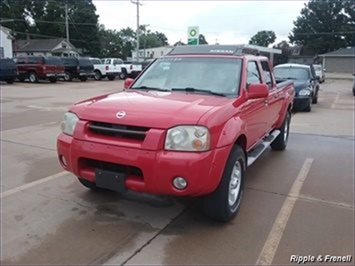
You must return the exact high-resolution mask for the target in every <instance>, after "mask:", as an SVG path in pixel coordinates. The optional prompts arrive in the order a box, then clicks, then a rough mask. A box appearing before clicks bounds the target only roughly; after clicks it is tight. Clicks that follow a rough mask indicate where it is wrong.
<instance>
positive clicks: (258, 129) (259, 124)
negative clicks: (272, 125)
mask: <svg viewBox="0 0 355 266" xmlns="http://www.w3.org/2000/svg"><path fill="white" fill-rule="evenodd" d="M261 83H262V78H261V71H260V69H259V65H258V63H257V62H256V61H249V62H248V63H247V84H246V88H247V90H248V87H249V85H250V84H261ZM266 100H267V99H266V98H265V99H252V100H248V101H247V103H246V104H245V108H244V110H243V112H244V113H245V114H246V121H247V123H246V130H247V132H248V135H249V136H250V138H249V140H250V145H251V146H253V145H254V144H256V143H257V142H258V141H259V140H260V139H261V138H262V137H263V136H264V135H265V131H266V128H267V124H268V115H267V110H266V109H267V105H266ZM248 146H249V145H248Z"/></svg>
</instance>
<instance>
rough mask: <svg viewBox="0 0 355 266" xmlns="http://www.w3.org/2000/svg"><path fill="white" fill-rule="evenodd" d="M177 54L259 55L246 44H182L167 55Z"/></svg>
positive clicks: (257, 51)
mask: <svg viewBox="0 0 355 266" xmlns="http://www.w3.org/2000/svg"><path fill="white" fill-rule="evenodd" d="M179 54H219V55H243V54H251V55H259V54H260V53H259V50H258V49H255V48H252V47H248V45H244V44H243V45H193V46H192V45H184V46H176V47H174V48H173V49H172V50H171V51H170V52H169V53H168V54H167V55H179Z"/></svg>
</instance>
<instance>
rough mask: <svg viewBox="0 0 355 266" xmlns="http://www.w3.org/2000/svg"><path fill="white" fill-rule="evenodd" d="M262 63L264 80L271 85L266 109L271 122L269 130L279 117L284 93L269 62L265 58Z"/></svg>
mask: <svg viewBox="0 0 355 266" xmlns="http://www.w3.org/2000/svg"><path fill="white" fill-rule="evenodd" d="M260 64H261V68H262V70H263V80H264V82H265V83H266V84H267V85H268V87H269V96H268V98H267V102H266V104H267V105H268V106H267V109H266V112H267V119H268V120H267V121H268V122H269V123H268V127H267V129H266V130H267V131H269V130H270V129H271V128H272V127H273V125H274V124H275V123H276V122H277V120H278V118H279V113H280V110H281V108H282V103H283V101H282V95H283V94H282V92H281V91H280V90H279V89H278V88H277V86H276V84H275V83H274V80H273V78H272V75H271V68H270V65H269V62H268V61H267V60H264V61H260ZM265 133H266V132H265Z"/></svg>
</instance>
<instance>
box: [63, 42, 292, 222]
mask: <svg viewBox="0 0 355 266" xmlns="http://www.w3.org/2000/svg"><path fill="white" fill-rule="evenodd" d="M250 53H254V55H253V54H250ZM255 53H256V52H254V51H253V50H250V49H245V48H244V47H243V46H224V45H218V46H210V45H204V46H185V47H183V46H179V47H176V48H174V49H173V50H172V51H171V52H170V53H169V54H168V55H166V56H164V57H161V58H159V59H157V60H155V61H154V62H153V63H152V64H150V65H149V67H147V68H146V69H145V70H144V71H143V72H142V73H141V74H140V75H139V76H138V77H137V78H136V79H135V80H132V79H127V80H126V81H125V88H126V90H124V91H122V92H117V93H113V94H108V95H103V96H99V97H96V98H92V99H88V100H85V101H82V102H79V103H77V104H75V105H74V106H73V107H72V108H71V109H70V110H69V112H67V113H66V114H65V116H64V121H63V123H62V133H61V134H60V135H59V137H58V140H57V150H58V157H59V161H60V163H61V165H62V167H63V168H64V169H65V170H67V171H70V172H72V173H73V174H74V175H76V176H77V177H78V178H79V181H80V182H81V183H82V184H83V185H85V186H86V187H89V188H90V189H102V188H103V189H109V190H114V191H119V192H124V191H125V190H127V189H129V190H134V191H138V192H145V193H151V194H157V195H174V196H192V197H200V198H201V203H202V204H201V207H202V210H203V212H204V213H205V214H206V215H207V216H209V217H211V218H213V219H216V220H220V221H228V220H230V219H232V218H233V217H234V215H235V214H236V213H237V211H238V209H239V206H240V202H241V199H242V195H243V188H244V183H245V173H246V168H247V167H248V166H249V165H251V164H252V163H253V162H254V161H255V160H256V158H258V156H260V155H261V154H262V152H263V151H265V150H266V149H267V148H268V147H269V146H271V148H272V149H273V150H284V149H285V148H286V145H287V140H288V135H289V125H290V120H291V109H292V103H293V98H294V87H293V83H292V81H285V82H282V83H279V84H276V81H275V78H274V76H273V73H272V71H271V69H272V68H271V65H270V63H269V61H268V59H267V58H266V57H261V56H258V55H255ZM265 178H267V177H265Z"/></svg>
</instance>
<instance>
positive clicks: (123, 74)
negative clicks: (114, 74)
mask: <svg viewBox="0 0 355 266" xmlns="http://www.w3.org/2000/svg"><path fill="white" fill-rule="evenodd" d="M119 78H120V79H122V80H123V79H126V78H127V70H126V69H125V68H122V72H121V73H120V75H119Z"/></svg>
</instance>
